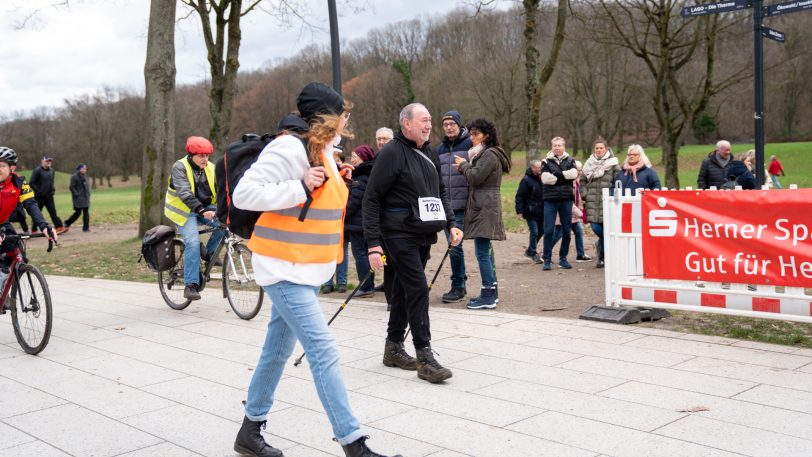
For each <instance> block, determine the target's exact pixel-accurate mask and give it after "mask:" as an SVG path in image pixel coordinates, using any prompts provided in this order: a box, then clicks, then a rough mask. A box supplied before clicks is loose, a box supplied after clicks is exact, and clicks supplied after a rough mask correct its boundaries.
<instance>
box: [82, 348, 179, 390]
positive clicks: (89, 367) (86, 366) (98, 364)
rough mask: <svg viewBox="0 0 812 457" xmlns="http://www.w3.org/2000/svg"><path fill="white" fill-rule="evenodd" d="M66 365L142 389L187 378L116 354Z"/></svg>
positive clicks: (175, 372) (172, 371)
mask: <svg viewBox="0 0 812 457" xmlns="http://www.w3.org/2000/svg"><path fill="white" fill-rule="evenodd" d="M68 365H70V366H71V367H74V368H77V369H79V370H82V371H84V372H86V373H90V374H94V375H96V376H101V377H102V378H105V379H109V380H111V381H116V382H120V383H121V384H126V385H128V386H131V387H143V386H148V385H150V384H156V383H159V382H165V381H169V380H172V379H178V378H183V377H186V376H187V375H186V374H184V373H180V372H177V371H174V370H169V369H167V368H161V367H158V366H155V365H152V364H150V363H146V362H141V361H139V360H134V359H131V358H129V357H125V356H121V355H117V354H105V355H102V356H100V357H93V358H89V359H82V360H79V361H76V362H70V363H68Z"/></svg>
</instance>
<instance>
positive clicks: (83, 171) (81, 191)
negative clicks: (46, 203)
mask: <svg viewBox="0 0 812 457" xmlns="http://www.w3.org/2000/svg"><path fill="white" fill-rule="evenodd" d="M70 195H71V199H72V200H73V214H71V216H70V217H69V218H68V219H67V220H65V227H70V225H71V224H73V223H74V221H76V219H79V215H80V214H81V215H82V231H83V232H89V231H90V214H89V213H88V210H89V209H90V186H88V185H87V165H85V164H83V163H80V164H79V165H78V166H77V167H76V171H75V172H74V173H73V176H71V177H70Z"/></svg>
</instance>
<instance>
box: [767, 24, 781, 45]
mask: <svg viewBox="0 0 812 457" xmlns="http://www.w3.org/2000/svg"><path fill="white" fill-rule="evenodd" d="M761 35H762V36H764V38H769V39H771V40H775V41H777V42H779V43H783V42H784V41H786V37H785V36H784V32H779V31H778V30H775V29H771V28H769V27H765V26H763V25H762V26H761Z"/></svg>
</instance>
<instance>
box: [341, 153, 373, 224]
mask: <svg viewBox="0 0 812 457" xmlns="http://www.w3.org/2000/svg"><path fill="white" fill-rule="evenodd" d="M374 164H375V162H374V159H373V160H368V161H366V162H364V163H362V164H360V165H358V166H357V167H355V170H353V171H352V185H351V186H350V196H349V198H347V213H346V214H345V215H344V230H345V231H347V232H363V231H364V217H363V214H362V212H361V208H362V205H363V203H364V193H365V192H366V190H367V183H369V174H370V173H372V165H374Z"/></svg>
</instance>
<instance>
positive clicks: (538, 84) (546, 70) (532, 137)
mask: <svg viewBox="0 0 812 457" xmlns="http://www.w3.org/2000/svg"><path fill="white" fill-rule="evenodd" d="M567 3H568V0H558V9H557V16H556V22H555V34H554V35H553V44H552V46H551V48H550V55H549V56H548V57H547V61H546V62H544V67H543V68H542V69H541V71H540V72H537V70H538V58H539V51H538V48H537V47H536V37H537V36H538V26H537V23H536V13H537V12H538V6H539V0H524V2H523V4H524V11H525V15H526V17H525V27H524V39H525V68H526V69H527V84H526V85H525V87H526V89H525V97H526V98H527V100H528V109H529V112H528V116H527V128H526V129H525V132H526V138H525V145H526V148H527V151H526V157H527V163H528V164H529V163H530V161H531V160H535V159H540V158H541V149H540V145H541V144H542V138H541V133H540V129H541V125H540V124H541V102H542V100H543V98H544V88H545V87H546V86H547V83H548V82H549V81H550V78H551V77H552V76H553V72H554V71H555V66H556V63H557V62H558V56H559V54H560V53H561V46H562V45H563V44H564V27H565V26H566V23H567Z"/></svg>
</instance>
